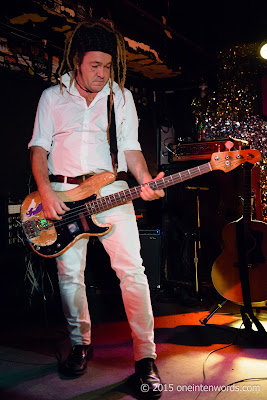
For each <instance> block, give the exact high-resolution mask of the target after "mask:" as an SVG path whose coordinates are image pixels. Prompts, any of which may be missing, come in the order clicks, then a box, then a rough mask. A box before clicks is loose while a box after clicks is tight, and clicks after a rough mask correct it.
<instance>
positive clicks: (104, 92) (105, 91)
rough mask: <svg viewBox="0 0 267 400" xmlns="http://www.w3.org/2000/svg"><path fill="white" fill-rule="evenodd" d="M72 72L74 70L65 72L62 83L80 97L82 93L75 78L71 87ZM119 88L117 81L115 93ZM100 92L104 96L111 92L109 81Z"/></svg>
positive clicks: (114, 83)
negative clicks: (76, 84)
mask: <svg viewBox="0 0 267 400" xmlns="http://www.w3.org/2000/svg"><path fill="white" fill-rule="evenodd" d="M71 74H72V72H67V73H66V74H64V75H63V76H62V83H63V85H64V86H65V87H66V90H67V91H68V92H69V93H70V94H73V95H75V96H79V97H80V93H79V92H78V90H77V88H76V86H75V80H74V81H73V82H72V85H71V87H70V80H71ZM118 89H120V88H119V85H118V84H117V83H116V82H113V93H114V94H116V92H117V91H118ZM100 93H101V94H102V95H103V96H107V95H109V93H110V89H109V82H107V83H106V85H105V86H104V87H103V89H102V90H101V91H100V92H99V93H98V94H100ZM98 94H97V96H98Z"/></svg>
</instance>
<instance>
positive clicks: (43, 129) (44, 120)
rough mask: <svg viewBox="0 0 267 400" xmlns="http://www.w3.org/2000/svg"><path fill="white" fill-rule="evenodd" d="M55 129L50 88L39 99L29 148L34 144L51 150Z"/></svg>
mask: <svg viewBox="0 0 267 400" xmlns="http://www.w3.org/2000/svg"><path fill="white" fill-rule="evenodd" d="M53 131H54V127H53V118H52V113H51V104H50V96H49V90H45V91H44V92H43V93H42V95H41V97H40V100H39V104H38V108H37V112H36V116H35V122H34V128H33V135H32V138H31V140H30V142H29V144H28V148H30V147H32V146H40V147H43V148H44V149H45V150H46V151H48V152H49V151H50V148H51V143H52V136H53Z"/></svg>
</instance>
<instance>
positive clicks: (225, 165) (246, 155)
mask: <svg viewBox="0 0 267 400" xmlns="http://www.w3.org/2000/svg"><path fill="white" fill-rule="evenodd" d="M260 159H261V153H260V152H259V150H255V149H247V150H236V151H220V152H217V153H213V154H212V156H211V160H210V163H211V166H212V169H213V170H215V169H220V170H222V171H224V172H229V171H232V170H233V169H235V168H237V167H238V166H239V165H241V164H244V163H245V162H249V163H251V164H256V163H257V162H259V161H260Z"/></svg>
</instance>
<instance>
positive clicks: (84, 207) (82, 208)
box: [54, 167, 200, 227]
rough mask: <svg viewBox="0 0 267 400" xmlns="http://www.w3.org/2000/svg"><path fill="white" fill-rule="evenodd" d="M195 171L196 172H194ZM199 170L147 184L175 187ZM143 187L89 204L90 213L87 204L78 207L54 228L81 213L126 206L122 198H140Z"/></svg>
mask: <svg viewBox="0 0 267 400" xmlns="http://www.w3.org/2000/svg"><path fill="white" fill-rule="evenodd" d="M193 170H195V172H193ZM197 170H198V167H195V168H192V169H191V173H188V171H189V170H187V171H183V172H181V173H178V175H177V174H174V175H175V178H173V177H174V175H170V176H167V177H165V179H164V178H161V179H158V180H157V181H151V182H148V183H147V184H149V183H150V186H157V185H158V184H160V186H161V187H166V184H167V186H169V185H174V184H176V183H179V182H183V181H184V180H185V179H182V178H183V177H182V173H184V174H186V173H187V174H188V176H187V177H186V179H190V178H194V177H196V176H198V175H199V174H200V172H199V171H197ZM178 176H179V179H177V177H178ZM162 183H163V185H162ZM142 186H144V185H140V186H136V187H134V188H130V189H127V190H123V191H121V192H117V193H114V194H112V195H108V196H104V197H100V198H98V199H96V200H92V201H91V202H88V203H87V204H88V205H89V208H90V211H88V209H87V205H86V204H83V205H81V206H78V207H74V208H73V209H72V210H70V211H69V212H67V213H66V214H65V215H63V217H62V220H60V221H57V222H55V223H54V226H55V227H57V226H63V225H66V224H69V223H71V222H73V221H75V220H76V219H77V216H78V214H79V213H83V214H85V215H87V216H88V215H95V214H98V213H100V212H102V211H105V210H107V209H110V208H113V207H116V206H117V205H120V204H124V200H122V198H123V199H126V200H128V201H129V200H131V199H132V198H133V196H134V195H135V194H137V191H138V196H139V194H140V190H141V187H142ZM127 193H128V195H127ZM106 198H109V199H110V203H109V204H108V203H107V202H106V203H104V201H105V199H106ZM112 201H113V202H114V204H113V205H111V203H112ZM97 203H100V206H97V207H95V205H94V204H97ZM118 203H119V204H118ZM94 208H99V209H97V210H96V212H95V211H93V209H94Z"/></svg>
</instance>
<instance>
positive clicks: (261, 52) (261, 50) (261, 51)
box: [260, 43, 267, 60]
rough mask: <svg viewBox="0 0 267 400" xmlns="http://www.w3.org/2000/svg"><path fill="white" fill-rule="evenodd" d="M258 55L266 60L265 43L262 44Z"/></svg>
mask: <svg viewBox="0 0 267 400" xmlns="http://www.w3.org/2000/svg"><path fill="white" fill-rule="evenodd" d="M260 55H261V56H262V58H265V60H267V43H265V44H263V45H262V46H261V49H260Z"/></svg>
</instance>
